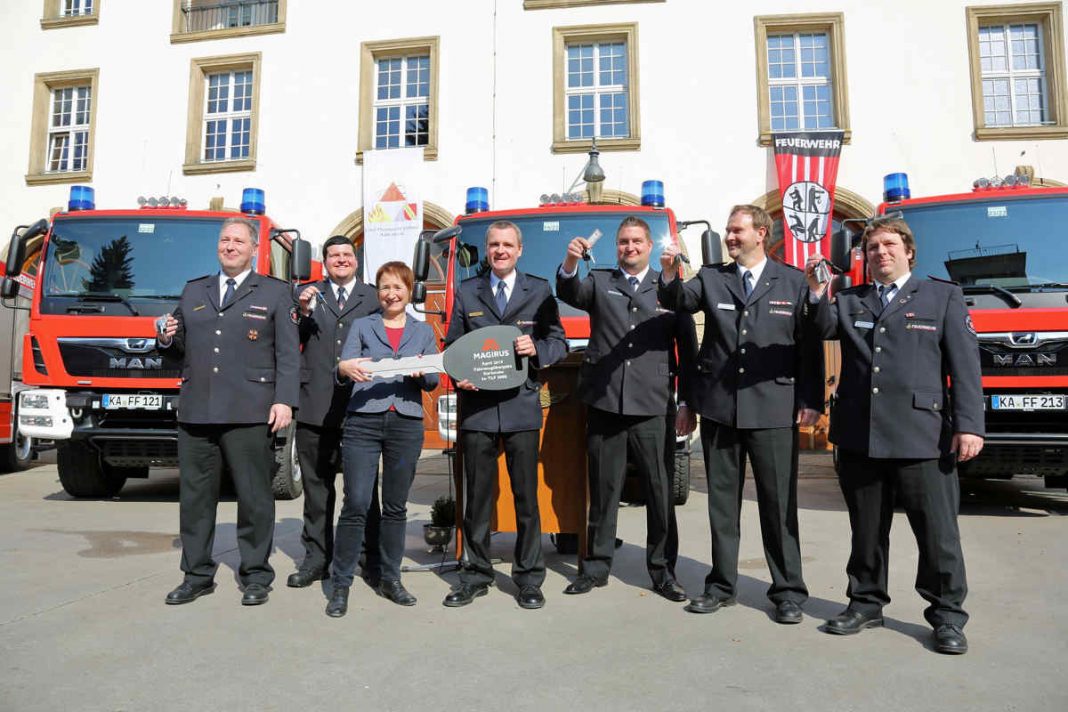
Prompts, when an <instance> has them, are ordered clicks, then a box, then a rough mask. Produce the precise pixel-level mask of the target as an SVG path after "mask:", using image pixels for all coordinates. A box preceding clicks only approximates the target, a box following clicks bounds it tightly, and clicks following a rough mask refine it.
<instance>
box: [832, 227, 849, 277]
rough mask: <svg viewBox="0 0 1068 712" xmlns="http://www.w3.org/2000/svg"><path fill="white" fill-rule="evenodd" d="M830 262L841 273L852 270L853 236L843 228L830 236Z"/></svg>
mask: <svg viewBox="0 0 1068 712" xmlns="http://www.w3.org/2000/svg"><path fill="white" fill-rule="evenodd" d="M831 262H832V263H833V264H834V266H835V267H837V268H838V269H840V270H842V271H843V272H848V271H849V270H851V269H852V268H853V235H852V233H850V232H849V230H847V229H846V228H845V227H842V228H839V229H838V230H835V231H834V233H832V234H831Z"/></svg>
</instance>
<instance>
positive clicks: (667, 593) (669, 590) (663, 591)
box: [653, 579, 686, 603]
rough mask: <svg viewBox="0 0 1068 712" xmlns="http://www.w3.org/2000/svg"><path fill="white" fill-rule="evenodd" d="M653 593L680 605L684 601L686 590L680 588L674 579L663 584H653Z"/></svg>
mask: <svg viewBox="0 0 1068 712" xmlns="http://www.w3.org/2000/svg"><path fill="white" fill-rule="evenodd" d="M653 592H654V593H656V594H657V595H660V596H663V597H664V598H666V599H667V600H669V601H672V602H674V603H682V602H683V601H685V600H686V589H684V588H683V587H682V586H680V585H679V582H678V581H676V580H675V579H667V580H666V581H664V582H663V583H655V584H653Z"/></svg>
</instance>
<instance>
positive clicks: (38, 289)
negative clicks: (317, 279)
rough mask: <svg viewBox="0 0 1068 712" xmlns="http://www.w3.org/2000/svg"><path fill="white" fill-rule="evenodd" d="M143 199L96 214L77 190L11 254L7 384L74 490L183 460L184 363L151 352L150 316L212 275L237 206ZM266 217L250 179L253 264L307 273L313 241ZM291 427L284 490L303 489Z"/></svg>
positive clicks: (244, 210)
mask: <svg viewBox="0 0 1068 712" xmlns="http://www.w3.org/2000/svg"><path fill="white" fill-rule="evenodd" d="M138 203H139V204H140V208H135V209H124V210H98V209H96V206H95V204H94V193H93V189H92V188H89V187H86V186H73V187H72V188H71V195H70V202H69V203H68V206H67V210H65V211H62V212H58V213H56V214H55V215H54V216H53V217H52V218H51V220H44V219H42V220H39V221H38V222H36V223H34V224H33V225H29V226H20V227H19V228H17V229H16V230H15V234H14V235H13V236H12V240H11V245H10V248H9V250H8V258H7V264H6V274H5V277H4V280H3V286H2V288H0V291H2V294H3V301H4V306H5V307H7V308H8V309H12V310H21V313H22V314H26V313H27V312H28V316H29V319H28V325H27V327H28V328H25V333H24V334H23V335H22V338H21V354H22V362H21V382H20V383H17V384H16V387H15V389H13V390H17V391H18V399H19V400H18V432H19V433H20V434H21V435H23V436H28V437H31V438H34V439H35V440H42V441H45V442H53V443H55V445H56V448H57V462H58V465H59V479H60V482H61V483H62V485H63V489H64V490H66V491H67V492H68V493H69V494H71V495H72V496H75V497H106V496H113V495H115V494H117V493H118V492H119V490H121V489H122V486H123V484H124V483H125V482H126V480H127V479H128V478H143V477H148V473H149V468H150V467H175V466H176V465H177V421H176V406H177V400H178V389H179V385H180V383H181V378H180V376H181V363H180V362H179V361H177V360H175V358H174V357H173V356H172V355H171V354H170V353H169V352H167V351H161V350H158V349H157V347H156V340H155V323H154V322H155V319H156V318H157V317H159V316H161V315H163V314H166V313H169V312H170V311H172V310H173V309H174V308H175V306H176V305H177V302H178V298H179V296H180V295H181V292H182V288H183V287H184V285H185V283H186V281H188V280H189V279H193V278H196V277H198V276H200V275H203V274H209V273H213V272H217V271H218V268H219V265H218V259H217V257H216V247H215V245H216V242H217V240H218V235H219V229H220V226H221V224H222V222H223V220H225V219H226V218H228V217H235V216H238V214H237V213H234V212H232V211H226V210H190V209H189V208H188V207H187V205H186V201H184V200H180V199H178V198H172V197H161V198H155V197H153V198H147V199H146V198H139V199H138ZM264 213H265V208H264V199H263V191H262V190H259V189H255V188H250V189H246V190H245V191H244V195H243V197H242V202H241V215H240V216H242V217H245V218H248V219H249V220H251V221H253V222H254V223H255V224H256V225H258V226H259V230H260V239H259V253H258V254H257V256H256V258H255V269H256V270H257V271H258V272H259V273H261V274H269V275H273V276H276V277H279V278H281V279H289V278H290V277H291V276H293V273H294V272H296V273H297V276H299V277H303V278H307V276H308V275H306V274H300V273H301V272H306V271H308V269H309V268H308V267H307V265H308V262H309V260H308V254H310V253H309V252H308V251H307V249H306V247H305V246H306V245H307V243H306V242H303V241H301V240H300V239H299V234H298V233H297V232H296V231H295V230H282V229H279V228H278V227H277V225H275V223H274V222H273V221H271V219H270V218H268V217H267V216H266V215H265V214H264ZM297 245H300V246H301V248H302V249H300V250H299V251H300V252H301V253H302V254H301V256H300V257H299V258H297V259H294V248H295V246H297ZM295 263H300V264H295ZM20 288H21V293H22V295H23V297H22V298H20V297H19V294H20ZM27 296H28V297H29V298H28V300H27V299H25V297H27ZM292 436H293V433H292V428H290V430H288V431H283V432H280V433H279V434H278V437H276V441H275V446H276V452H277V457H276V459H277V465H278V467H277V470H276V474H275V478H274V490H275V494H276V496H278V497H280V498H293V497H296V496H298V495H300V493H301V491H302V489H303V486H302V482H301V479H300V470H299V467H298V466H297V464H296V455H295V453H294V448H293V437H292Z"/></svg>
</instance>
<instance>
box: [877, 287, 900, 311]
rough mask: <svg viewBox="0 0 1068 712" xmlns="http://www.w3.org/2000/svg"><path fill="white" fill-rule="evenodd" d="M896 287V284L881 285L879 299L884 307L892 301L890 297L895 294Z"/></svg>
mask: <svg viewBox="0 0 1068 712" xmlns="http://www.w3.org/2000/svg"><path fill="white" fill-rule="evenodd" d="M896 289H897V285H896V284H880V285H879V301H880V302H882V303H883V307H886V305H887V304H889V303H890V299H891V298H892V297H893V296H894V291H895V290H896Z"/></svg>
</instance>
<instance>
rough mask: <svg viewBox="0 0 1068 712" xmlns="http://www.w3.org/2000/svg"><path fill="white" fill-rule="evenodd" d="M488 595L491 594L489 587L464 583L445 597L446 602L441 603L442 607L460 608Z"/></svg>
mask: <svg viewBox="0 0 1068 712" xmlns="http://www.w3.org/2000/svg"><path fill="white" fill-rule="evenodd" d="M487 593H489V586H487V585H485V584H482V585H475V584H466V583H462V584H460V585H459V586H457V587H456V588H454V589H453V590H452V592H450V593H449V595H448V596H446V597H445V600H444V601H442V602H441V605H443V606H448V607H449V608H459V607H460V606H466V605H468V604H469V603H471V601H474V600H475V599H476V598H478V597H479V596H485V595H486V594H487Z"/></svg>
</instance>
